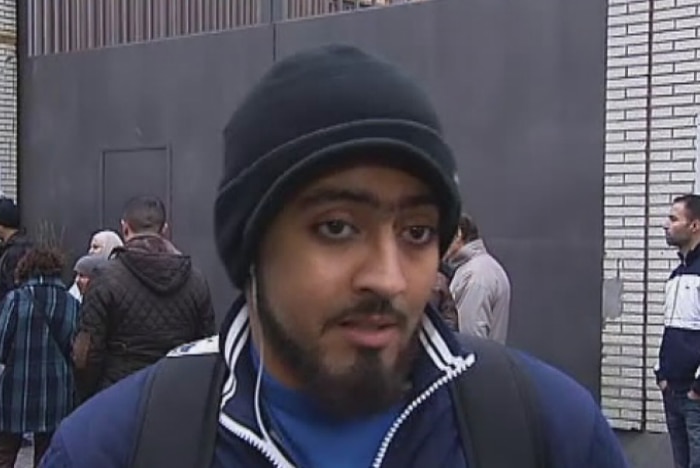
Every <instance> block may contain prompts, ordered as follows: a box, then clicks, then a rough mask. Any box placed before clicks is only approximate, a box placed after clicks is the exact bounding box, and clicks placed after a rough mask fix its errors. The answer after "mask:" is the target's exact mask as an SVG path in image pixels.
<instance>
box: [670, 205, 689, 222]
mask: <svg viewBox="0 0 700 468" xmlns="http://www.w3.org/2000/svg"><path fill="white" fill-rule="evenodd" d="M686 215H687V212H686V208H685V203H683V202H676V203H674V204H673V205H671V216H673V217H675V218H685V217H686Z"/></svg>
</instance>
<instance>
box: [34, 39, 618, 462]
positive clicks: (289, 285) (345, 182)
mask: <svg viewBox="0 0 700 468" xmlns="http://www.w3.org/2000/svg"><path fill="white" fill-rule="evenodd" d="M224 159H225V167H224V176H223V180H222V182H221V185H220V188H219V192H218V196H217V200H216V204H215V221H216V222H215V233H216V242H217V246H218V250H219V254H220V256H221V259H222V260H223V262H224V264H225V266H226V269H227V272H228V274H229V276H230V278H231V279H232V281H233V283H234V284H235V285H236V286H238V287H240V288H241V289H242V290H243V291H244V294H243V295H242V297H240V298H239V299H238V300H237V301H236V302H235V304H234V305H233V307H232V309H231V310H230V312H229V314H228V317H227V319H226V320H225V322H224V325H223V327H222V330H221V333H220V337H219V339H218V340H208V341H205V342H201V343H197V344H195V345H193V346H188V347H187V349H186V350H183V351H182V352H176V353H174V354H173V357H171V358H167V359H165V360H164V361H161V363H160V364H158V365H157V366H155V367H152V368H150V369H148V370H145V371H143V372H140V373H138V374H136V375H134V376H132V377H130V378H128V379H126V380H124V381H123V382H120V383H118V384H116V385H115V386H114V387H112V388H110V389H108V390H107V391H105V392H104V393H102V394H99V395H97V396H96V397H94V398H93V399H92V400H91V401H89V402H88V403H87V404H86V405H84V406H83V407H82V408H81V409H79V410H78V411H77V412H76V413H75V414H74V415H73V416H72V417H70V418H69V419H68V420H67V421H66V422H65V423H64V424H63V426H62V428H61V429H60V430H59V432H58V433H57V434H56V436H55V437H54V439H53V445H52V447H51V449H50V452H49V454H48V455H47V457H46V458H45V460H44V465H43V466H45V467H75V468H78V467H80V468H83V467H85V468H87V467H95V466H99V467H101V468H111V467H127V466H152V467H156V466H168V467H172V466H197V467H208V466H211V467H215V468H224V467H235V468H248V467H310V468H323V467H334V468H342V467H363V468H364V467H370V466H374V467H379V466H382V467H396V468H399V467H401V468H404V467H445V468H448V467H449V468H467V467H469V468H483V466H482V465H480V464H478V463H469V462H468V461H467V459H468V455H467V453H468V452H469V450H468V447H466V446H465V445H464V439H463V438H462V437H461V435H460V428H459V421H460V420H463V419H464V418H465V417H466V418H469V417H471V418H476V416H475V414H476V413H474V414H471V413H470V414H468V415H465V414H464V412H462V411H460V410H459V407H458V399H455V398H454V397H453V396H454V395H455V394H454V393H453V392H452V389H453V384H454V383H455V382H457V381H460V382H465V381H466V380H467V379H468V377H469V375H470V374H471V375H473V376H474V379H477V378H478V375H480V374H479V372H481V375H485V374H483V372H488V371H489V369H488V368H485V366H487V363H488V359H484V358H485V357H486V356H485V355H483V354H481V355H475V353H474V352H473V349H469V348H468V347H467V346H464V345H461V344H460V342H458V340H457V339H456V337H455V335H453V334H452V333H451V332H450V331H449V330H448V329H447V327H446V326H445V324H444V323H443V322H442V320H441V319H440V318H439V317H438V316H437V314H436V312H435V311H434V310H432V309H430V308H429V307H426V304H427V302H428V299H429V297H430V293H431V289H432V286H433V282H434V280H435V273H436V271H437V268H438V263H439V260H440V257H441V253H443V252H445V250H446V249H447V247H448V245H449V244H450V242H451V241H452V238H453V235H454V232H455V230H456V226H457V220H458V218H459V213H460V199H459V192H458V189H457V182H456V176H455V161H454V159H453V156H452V154H451V152H450V149H449V148H448V146H447V145H446V144H445V142H444V140H443V138H442V136H441V129H440V124H439V121H438V119H437V116H436V114H435V111H434V109H433V107H432V105H431V104H430V102H429V100H428V99H427V97H426V95H425V94H424V93H423V91H422V90H421V89H420V88H418V87H417V85H416V84H415V83H414V82H413V81H411V80H410V79H408V78H407V77H406V76H405V75H403V74H402V73H401V72H400V71H398V70H397V69H396V68H394V67H393V66H391V65H389V64H386V63H384V62H382V61H380V60H378V59H376V58H374V57H372V56H369V55H367V54H365V53H364V52H362V51H360V50H358V49H356V48H353V47H349V46H326V47H322V48H318V49H313V50H309V51H305V52H301V53H299V54H297V55H294V56H291V57H288V58H287V59H284V60H282V61H280V62H278V63H277V64H275V65H274V66H273V67H272V69H271V70H270V71H269V72H268V73H267V74H266V75H265V76H264V77H263V78H262V80H261V81H260V82H259V83H258V84H257V86H256V87H255V88H254V89H253V90H252V91H251V93H250V94H249V95H248V96H247V97H246V98H245V100H244V101H243V103H242V104H241V106H240V107H239V108H238V110H237V111H236V113H234V115H233V117H232V118H231V120H230V122H229V124H228V126H227V128H226V131H225V158H224ZM493 346H496V345H495V344H494V345H493ZM499 349H500V348H499ZM207 353H209V354H208V356H214V358H216V356H220V361H219V362H221V363H222V365H223V367H224V372H223V373H222V374H223V375H222V377H223V384H222V385H221V386H220V387H218V386H213V387H214V388H215V390H216V391H215V392H213V393H212V394H211V395H210V397H209V398H206V399H205V398H203V400H205V404H206V406H207V409H210V408H213V409H214V410H215V411H214V414H215V419H214V420H213V421H211V422H210V424H211V427H210V426H207V425H204V426H203V427H202V426H201V425H200V424H199V423H197V422H196V421H192V422H189V421H188V422H185V421H183V424H182V426H183V427H175V428H174V427H173V426H172V425H168V426H166V427H165V428H164V430H162V431H161V432H160V433H157V434H154V433H153V432H152V431H145V433H141V432H140V431H141V422H142V420H141V417H142V416H144V415H145V416H146V417H148V415H149V414H153V413H150V412H149V408H151V407H150V406H149V407H148V408H147V409H146V410H145V412H143V411H142V410H143V407H141V406H140V405H141V403H142V401H143V400H142V397H143V395H144V394H145V393H147V392H146V390H145V389H146V388H147V387H146V386H147V382H149V381H150V378H151V377H152V376H153V375H154V373H155V375H162V374H160V372H161V371H162V370H163V369H165V368H166V367H163V366H168V365H169V364H171V363H178V362H183V363H184V362H185V361H186V360H187V359H189V358H192V357H194V358H195V359H196V358H197V357H202V356H203V355H207ZM211 353H215V354H211ZM183 354H184V356H183ZM504 355H505V353H504ZM176 356H178V357H176ZM513 359H514V360H513V361H512V362H517V363H518V365H519V366H522V368H523V373H524V374H527V375H528V376H530V377H531V380H532V382H533V387H532V388H533V392H535V394H534V398H535V399H536V400H537V402H536V405H537V407H538V408H539V409H538V413H540V412H541V415H542V417H541V422H542V430H543V432H542V434H543V437H544V438H545V441H546V446H547V447H548V450H549V451H548V453H547V455H546V456H547V458H548V459H550V460H551V464H548V465H546V466H552V467H557V468H562V467H568V468H618V467H620V468H622V467H624V466H626V465H625V461H624V458H623V456H622V455H621V453H620V449H619V446H618V444H617V441H616V439H615V437H614V436H613V434H612V432H611V431H610V428H609V426H608V425H607V423H606V421H605V419H604V418H603V416H602V415H601V413H600V411H599V409H598V408H597V407H596V405H595V403H594V401H593V400H592V398H591V397H590V395H589V394H588V393H587V392H586V391H585V390H583V389H582V388H581V387H580V386H579V385H578V384H576V383H574V382H573V381H572V380H570V379H568V378H567V377H565V376H564V375H562V374H561V373H559V372H558V371H556V370H554V369H552V368H550V367H547V366H545V365H544V364H542V363H540V362H539V361H536V360H534V359H533V358H530V357H526V356H524V355H519V357H518V358H515V357H514V358H513ZM189 362H193V363H194V362H195V361H189ZM199 362H203V361H199ZM169 368H170V369H175V368H174V367H169ZM178 368H179V367H178ZM173 375H176V374H173ZM176 376H177V378H176V379H174V380H173V384H172V386H171V387H168V392H166V393H165V394H156V393H151V394H150V395H151V397H156V396H157V398H158V399H159V401H165V400H163V399H162V398H161V397H165V398H166V399H168V398H174V400H177V398H175V395H176V394H177V392H178V391H183V392H184V391H185V387H188V386H189V385H190V384H189V383H188V382H186V380H187V379H188V378H189V379H194V378H195V377H193V376H191V375H190V376H189V377H188V375H187V374H183V375H176ZM156 378H157V377H156ZM212 378H213V377H212ZM200 380H201V379H200ZM205 380H206V379H205ZM511 383H512V382H502V385H503V386H508V385H510V384H511ZM499 384H500V382H499ZM153 385H155V383H154V384H153ZM474 385H476V382H475V383H474ZM178 386H179V387H178ZM217 387H218V388H217ZM152 388H155V387H152ZM494 390H497V389H494ZM174 400H173V401H174ZM182 400H183V402H184V397H183V398H182ZM178 401H179V400H178ZM156 403H158V402H156ZM497 403H498V405H494V406H493V407H492V408H488V409H484V410H486V411H488V413H486V414H484V413H482V417H481V418H479V419H478V420H475V421H474V423H475V424H480V423H483V424H486V423H488V421H487V419H488V417H497V416H495V415H496V414H498V413H499V411H500V407H505V406H508V404H509V403H511V402H503V401H498V402H497ZM149 404H150V402H149ZM181 406H184V405H178V403H175V404H173V405H171V406H170V407H169V408H168V414H173V413H177V412H178V411H181ZM188 406H189V405H188ZM196 416H197V417H198V418H197V419H198V420H201V419H202V418H201V417H199V416H200V415H196ZM483 416H486V418H484V417H483ZM193 419H194V418H193ZM190 424H193V425H194V428H195V429H199V428H200V427H201V429H202V430H201V431H200V432H195V433H194V434H195V435H193V436H191V434H190V431H188V430H187V429H188V428H186V427H184V426H187V425H190ZM213 429H216V431H215V432H212V431H213ZM508 429H511V428H510V427H509V428H508ZM530 429H531V428H529V427H525V428H524V429H523V432H527V431H529V430H530ZM511 430H516V429H511ZM533 430H534V429H533ZM180 431H181V432H184V433H185V434H187V435H188V437H189V438H188V439H184V440H183V441H182V443H180V444H173V443H172V442H171V443H169V444H168V443H167V441H172V440H173V439H171V438H170V437H171V436H173V437H178V433H179V432H180ZM168 433H171V434H168ZM206 433H208V434H209V436H205V435H204V434H206ZM499 435H500V436H501V437H502V439H501V438H500V437H499V438H498V440H491V441H488V443H489V444H491V445H494V444H498V447H499V452H500V453H504V452H505V451H508V450H512V449H513V448H514V447H513V446H514V445H515V444H514V440H516V439H518V438H519V436H520V434H508V433H501V434H499ZM144 436H146V437H150V436H154V437H155V439H151V440H152V441H153V442H154V443H153V444H151V445H147V444H145V442H144V445H146V446H145V447H141V444H140V442H143V441H144V440H145V439H144V438H143V437H144ZM214 436H215V437H214ZM209 443H211V446H210V447H209V446H208V444H209ZM182 445H189V446H190V448H192V450H197V449H200V448H201V449H202V450H204V451H205V452H206V450H211V453H208V454H207V453H205V455H208V458H207V457H204V458H202V459H201V460H207V461H206V462H204V461H201V460H200V461H199V462H198V463H189V464H186V463H185V462H182V461H181V460H182V458H180V459H177V460H169V462H167V463H165V462H163V461H162V460H164V458H159V457H160V456H164V457H165V458H168V452H169V451H175V452H179V451H178V448H181V447H182ZM159 447H162V449H160V448H159ZM501 447H502V448H501ZM137 448H144V449H145V450H147V451H149V450H150V455H156V458H158V459H159V460H161V461H151V462H150V463H146V462H141V463H140V464H139V463H136V462H134V464H131V460H133V456H134V455H133V454H134V452H135V451H136V452H137V453H142V452H140V451H138V450H137ZM477 451H478V450H477ZM156 452H157V453H156ZM136 460H137V461H138V460H143V458H139V457H136ZM149 460H153V459H152V458H150V459H149ZM522 461H523V464H521V465H519V466H520V467H522V466H538V467H542V466H545V465H535V464H534V463H532V460H522ZM468 463H469V464H468ZM511 466H512V465H511ZM501 467H503V465H499V466H496V465H495V464H492V465H490V466H488V467H486V468H501Z"/></svg>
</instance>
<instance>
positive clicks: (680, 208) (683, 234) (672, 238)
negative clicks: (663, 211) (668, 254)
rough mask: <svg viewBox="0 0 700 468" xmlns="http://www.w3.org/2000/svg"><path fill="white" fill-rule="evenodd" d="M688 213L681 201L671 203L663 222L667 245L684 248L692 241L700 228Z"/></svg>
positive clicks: (699, 224)
mask: <svg viewBox="0 0 700 468" xmlns="http://www.w3.org/2000/svg"><path fill="white" fill-rule="evenodd" d="M688 215H689V213H688V210H687V209H686V207H685V204H684V203H683V202H678V203H674V204H673V205H671V212H670V213H669V214H668V218H666V220H665V221H664V224H663V228H664V232H665V233H666V243H667V244H668V245H670V246H674V247H678V248H679V249H685V248H688V247H689V246H690V244H691V243H692V242H693V239H694V238H695V237H696V236H697V234H698V231H699V230H700V223H699V222H698V221H697V220H693V219H692V218H691V217H689V216H688Z"/></svg>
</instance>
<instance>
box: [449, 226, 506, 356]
mask: <svg viewBox="0 0 700 468" xmlns="http://www.w3.org/2000/svg"><path fill="white" fill-rule="evenodd" d="M448 255H449V257H448V262H449V264H450V266H451V267H452V268H453V269H454V272H455V273H454V276H453V277H452V281H451V283H450V291H451V292H452V296H453V297H454V300H455V303H456V305H457V311H458V315H459V331H460V332H462V333H466V334H469V335H476V336H480V337H484V338H490V339H492V340H495V341H498V342H499V343H505V342H506V337H507V335H508V318H509V316H510V280H509V279H508V275H507V274H506V272H505V270H504V269H503V267H502V266H501V264H500V263H498V261H497V260H496V259H495V258H493V257H492V256H491V255H490V254H489V253H488V251H487V250H486V246H485V245H484V241H483V240H481V239H480V237H479V229H478V227H477V226H476V224H475V223H474V221H473V220H472V219H471V218H469V217H468V216H466V215H462V217H461V218H460V221H459V232H458V233H457V236H456V238H455V241H454V243H453V244H452V247H451V249H450V252H449V254H448Z"/></svg>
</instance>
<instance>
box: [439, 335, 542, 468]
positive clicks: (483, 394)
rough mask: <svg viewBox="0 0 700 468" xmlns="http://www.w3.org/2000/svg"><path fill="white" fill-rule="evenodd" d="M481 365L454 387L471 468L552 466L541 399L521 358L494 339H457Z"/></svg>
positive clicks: (470, 371)
mask: <svg viewBox="0 0 700 468" xmlns="http://www.w3.org/2000/svg"><path fill="white" fill-rule="evenodd" d="M458 337H459V341H460V342H462V343H463V345H464V346H465V347H466V348H467V349H469V350H471V351H474V353H475V354H476V362H475V363H474V365H473V366H472V367H471V368H470V369H469V371H467V372H466V373H464V374H463V375H462V376H461V377H459V378H457V379H456V380H455V381H454V382H453V385H452V391H453V399H454V402H455V408H456V416H457V422H458V425H459V430H460V435H461V438H462V443H463V446H464V449H465V452H466V455H467V460H468V462H469V466H470V467H471V468H511V467H512V468H516V467H517V468H548V467H550V464H549V461H548V460H549V448H548V446H547V438H546V437H545V435H544V427H543V426H544V424H543V421H542V415H541V412H540V408H539V406H540V405H539V400H538V395H537V394H536V393H535V389H534V387H533V384H532V382H531V380H530V377H529V375H526V373H525V371H524V370H523V367H522V366H523V365H522V364H520V362H519V360H518V358H517V355H516V354H514V353H513V352H512V351H508V349H507V348H506V347H505V346H502V345H500V344H498V343H495V342H493V341H490V340H486V339H482V338H474V337H465V336H464V335H458Z"/></svg>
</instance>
